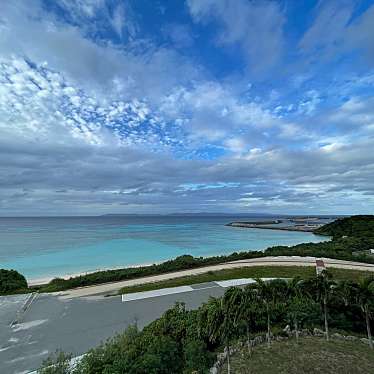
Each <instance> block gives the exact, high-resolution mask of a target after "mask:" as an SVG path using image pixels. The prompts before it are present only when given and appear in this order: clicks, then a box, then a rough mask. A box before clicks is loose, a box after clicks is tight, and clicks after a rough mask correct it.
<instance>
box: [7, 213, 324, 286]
mask: <svg viewBox="0 0 374 374" xmlns="http://www.w3.org/2000/svg"><path fill="white" fill-rule="evenodd" d="M238 219H240V220H254V218H253V217H250V218H244V217H240V218H238V217H201V216H197V217H191V216H186V217H170V216H163V217H162V216H158V217H155V216H153V217H152V216H145V217H142V216H134V217H128V216H127V217H110V216H108V217H71V218H65V217H64V218H0V238H1V244H0V268H5V269H16V270H18V271H19V272H21V273H22V274H24V275H25V276H26V277H27V278H29V279H35V278H44V277H55V276H62V275H66V274H74V273H79V272H85V271H93V270H97V269H105V268H112V267H126V266H129V265H138V264H150V263H154V262H159V261H162V260H166V259H170V258H174V257H176V256H179V255H182V254H191V255H193V256H213V255H218V254H229V253H232V252H234V251H240V250H247V251H250V250H260V249H265V248H267V247H270V246H274V245H294V244H298V243H302V242H319V241H322V240H326V238H323V237H319V236H316V235H314V234H311V233H301V232H290V231H276V230H261V229H243V228H233V227H227V226H225V223H228V222H231V221H234V220H238Z"/></svg>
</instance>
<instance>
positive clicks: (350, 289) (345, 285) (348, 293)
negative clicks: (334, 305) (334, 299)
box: [336, 280, 357, 306]
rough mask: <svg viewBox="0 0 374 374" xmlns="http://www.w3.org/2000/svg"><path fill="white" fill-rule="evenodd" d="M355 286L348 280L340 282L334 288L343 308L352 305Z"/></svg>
mask: <svg viewBox="0 0 374 374" xmlns="http://www.w3.org/2000/svg"><path fill="white" fill-rule="evenodd" d="M356 288H357V284H356V283H355V282H352V281H349V280H342V281H340V282H339V283H338V285H337V287H336V293H337V294H338V295H339V296H340V297H341V299H342V300H343V302H344V305H345V306H348V305H350V304H352V303H354V300H355V296H356Z"/></svg>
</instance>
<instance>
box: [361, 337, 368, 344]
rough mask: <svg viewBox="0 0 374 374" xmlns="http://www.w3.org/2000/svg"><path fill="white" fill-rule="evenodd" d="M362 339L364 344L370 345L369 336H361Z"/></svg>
mask: <svg viewBox="0 0 374 374" xmlns="http://www.w3.org/2000/svg"><path fill="white" fill-rule="evenodd" d="M360 341H361V342H362V343H364V344H368V345H369V339H367V338H361V339H360Z"/></svg>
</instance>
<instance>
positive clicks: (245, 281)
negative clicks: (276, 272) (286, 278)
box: [214, 278, 277, 288]
mask: <svg viewBox="0 0 374 374" xmlns="http://www.w3.org/2000/svg"><path fill="white" fill-rule="evenodd" d="M261 279H262V280H263V281H264V282H267V281H270V280H273V279H277V278H261ZM214 283H217V284H218V285H219V286H221V287H223V288H227V287H236V286H243V285H244V284H251V283H256V281H255V279H253V278H239V279H229V280H225V281H215V282H214Z"/></svg>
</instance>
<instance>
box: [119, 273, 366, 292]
mask: <svg viewBox="0 0 374 374" xmlns="http://www.w3.org/2000/svg"><path fill="white" fill-rule="evenodd" d="M329 271H330V272H331V273H332V275H333V277H334V278H335V279H347V280H353V281H357V280H359V279H360V278H363V277H366V276H369V275H370V274H372V273H370V272H367V271H359V270H348V269H347V270H345V269H334V268H329ZM315 274H316V270H315V267H314V266H253V267H243V268H237V269H225V270H217V271H208V272H207V273H204V274H198V275H191V276H186V277H180V278H175V279H168V280H164V281H159V282H152V283H144V284H139V285H135V286H129V287H123V288H121V289H120V290H119V293H120V294H128V293H134V292H143V291H153V290H159V289H161V288H168V287H179V286H187V285H191V284H197V283H204V282H211V281H222V280H229V279H238V278H294V277H300V278H303V279H304V278H309V277H312V276H314V275H315Z"/></svg>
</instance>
